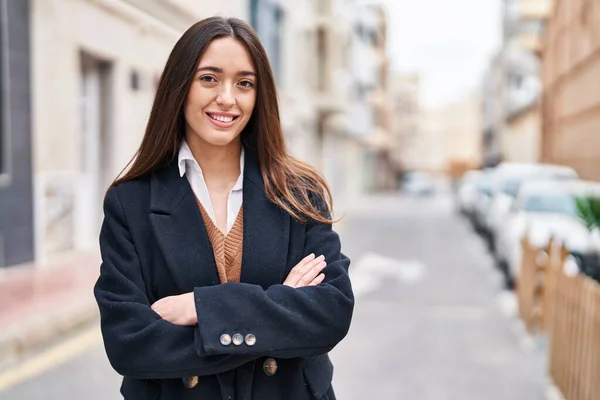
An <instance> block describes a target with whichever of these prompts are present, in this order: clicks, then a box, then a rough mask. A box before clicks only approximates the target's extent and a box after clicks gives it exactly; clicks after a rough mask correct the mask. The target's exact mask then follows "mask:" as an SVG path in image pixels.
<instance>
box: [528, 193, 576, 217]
mask: <svg viewBox="0 0 600 400" xmlns="http://www.w3.org/2000/svg"><path fill="white" fill-rule="evenodd" d="M521 210H523V211H527V212H541V213H554V214H567V215H573V216H575V215H577V207H576V205H575V198H574V197H573V196H570V195H567V194H564V195H532V196H528V197H526V198H525V199H523V202H522V205H521Z"/></svg>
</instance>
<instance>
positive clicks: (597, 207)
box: [575, 196, 600, 230]
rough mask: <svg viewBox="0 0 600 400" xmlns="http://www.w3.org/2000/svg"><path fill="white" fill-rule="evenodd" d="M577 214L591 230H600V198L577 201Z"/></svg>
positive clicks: (585, 198) (586, 197) (587, 197)
mask: <svg viewBox="0 0 600 400" xmlns="http://www.w3.org/2000/svg"><path fill="white" fill-rule="evenodd" d="M575 204H576V206H577V214H578V215H579V218H581V220H582V221H583V222H584V223H585V226H587V228H588V229H589V230H593V229H600V197H596V196H585V197H579V198H577V199H575Z"/></svg>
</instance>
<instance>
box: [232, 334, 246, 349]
mask: <svg viewBox="0 0 600 400" xmlns="http://www.w3.org/2000/svg"><path fill="white" fill-rule="evenodd" d="M231 340H232V342H233V344H234V345H235V346H239V345H241V344H242V343H244V337H243V336H242V334H241V333H236V334H235V335H233V337H232V338H231Z"/></svg>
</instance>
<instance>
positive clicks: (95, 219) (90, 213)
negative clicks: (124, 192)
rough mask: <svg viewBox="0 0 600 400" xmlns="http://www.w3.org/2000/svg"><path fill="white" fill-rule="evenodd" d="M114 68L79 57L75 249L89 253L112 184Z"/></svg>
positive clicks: (83, 55) (99, 61)
mask: <svg viewBox="0 0 600 400" xmlns="http://www.w3.org/2000/svg"><path fill="white" fill-rule="evenodd" d="M111 86H112V65H111V63H110V62H108V61H105V60H102V59H100V58H97V57H94V56H93V55H91V54H89V53H86V52H81V54H80V98H79V106H80V121H81V135H80V141H79V144H78V145H79V154H80V159H79V172H80V180H79V185H78V188H77V202H76V204H77V210H76V218H75V247H76V249H78V250H90V249H92V248H94V247H95V246H96V245H97V243H98V235H99V233H100V225H101V222H102V202H103V198H104V193H105V191H106V189H107V187H108V185H109V183H110V181H109V179H110V166H111V162H110V161H111V160H110V155H111V149H112V140H111V135H110V132H111V118H110V116H111V113H110V110H111V106H112V93H111V92H112V91H111Z"/></svg>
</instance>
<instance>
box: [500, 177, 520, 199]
mask: <svg viewBox="0 0 600 400" xmlns="http://www.w3.org/2000/svg"><path fill="white" fill-rule="evenodd" d="M521 182H522V180H521V179H509V180H507V181H504V183H503V184H502V187H501V189H502V193H504V194H507V195H509V196H511V197H516V196H517V193H518V192H519V187H521Z"/></svg>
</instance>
